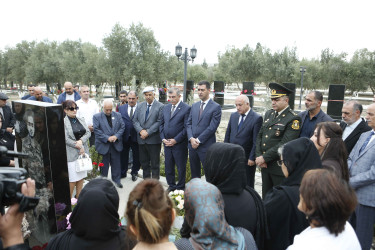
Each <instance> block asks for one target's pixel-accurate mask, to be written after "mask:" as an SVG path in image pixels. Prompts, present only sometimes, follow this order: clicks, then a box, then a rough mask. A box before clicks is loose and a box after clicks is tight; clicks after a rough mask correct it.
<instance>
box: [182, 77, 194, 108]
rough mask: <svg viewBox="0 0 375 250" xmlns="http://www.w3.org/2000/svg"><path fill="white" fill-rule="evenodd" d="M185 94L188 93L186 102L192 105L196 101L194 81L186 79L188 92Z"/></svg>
mask: <svg viewBox="0 0 375 250" xmlns="http://www.w3.org/2000/svg"><path fill="white" fill-rule="evenodd" d="M184 95H186V103H187V104H189V105H192V104H193V102H194V81H191V80H187V81H186V93H184Z"/></svg>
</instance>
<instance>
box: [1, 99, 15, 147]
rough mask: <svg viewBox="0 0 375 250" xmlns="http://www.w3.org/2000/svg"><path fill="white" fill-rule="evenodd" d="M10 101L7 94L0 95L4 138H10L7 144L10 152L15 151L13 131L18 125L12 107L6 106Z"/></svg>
mask: <svg viewBox="0 0 375 250" xmlns="http://www.w3.org/2000/svg"><path fill="white" fill-rule="evenodd" d="M8 99H9V97H8V96H7V95H6V94H4V93H0V113H1V115H2V125H1V130H2V134H3V135H4V138H8V142H7V143H6V145H7V148H8V150H13V149H14V141H15V137H14V135H13V129H14V125H15V123H16V118H15V117H14V114H13V112H12V110H11V109H10V107H9V106H8V105H6V104H7V100H8Z"/></svg>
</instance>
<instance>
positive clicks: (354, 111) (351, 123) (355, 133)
mask: <svg viewBox="0 0 375 250" xmlns="http://www.w3.org/2000/svg"><path fill="white" fill-rule="evenodd" d="M362 110H363V108H362V105H361V104H359V103H358V102H357V101H354V100H353V101H347V102H345V103H344V106H342V111H341V113H342V119H343V121H341V123H340V127H341V128H342V130H343V133H342V139H343V140H344V143H345V146H346V149H347V150H348V155H349V154H350V152H351V151H352V149H353V147H354V145H355V144H356V143H357V141H358V139H359V137H360V136H361V134H362V133H364V132H367V131H369V130H371V128H370V127H369V126H368V125H367V123H366V122H365V120H363V118H361V114H362Z"/></svg>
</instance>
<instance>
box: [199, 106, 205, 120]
mask: <svg viewBox="0 0 375 250" xmlns="http://www.w3.org/2000/svg"><path fill="white" fill-rule="evenodd" d="M203 106H204V102H202V103H201V108H200V109H199V117H198V120H199V119H200V118H201V115H202V113H203Z"/></svg>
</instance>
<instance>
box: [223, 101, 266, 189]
mask: <svg viewBox="0 0 375 250" xmlns="http://www.w3.org/2000/svg"><path fill="white" fill-rule="evenodd" d="M235 104H236V108H237V112H234V113H232V115H231V116H230V119H229V122H228V128H227V131H226V133H225V139H224V142H228V143H234V144H238V145H240V146H241V147H242V148H243V149H244V150H245V157H246V163H245V169H246V180H247V185H248V186H250V187H252V188H254V178H255V169H256V166H255V146H256V138H257V136H258V133H259V130H260V127H261V126H262V123H263V118H262V117H261V116H260V115H258V114H257V113H255V112H254V111H253V110H252V109H251V108H250V104H249V98H248V97H247V96H245V95H240V96H237V98H236V100H235Z"/></svg>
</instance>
